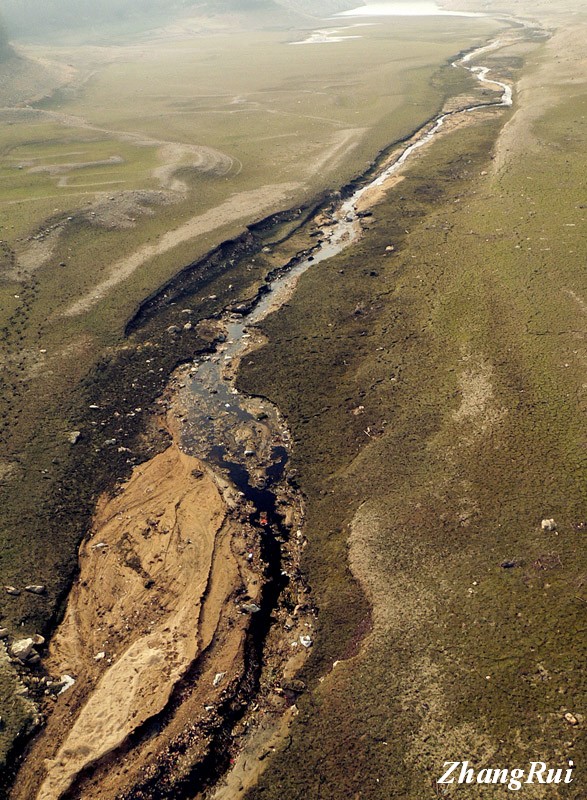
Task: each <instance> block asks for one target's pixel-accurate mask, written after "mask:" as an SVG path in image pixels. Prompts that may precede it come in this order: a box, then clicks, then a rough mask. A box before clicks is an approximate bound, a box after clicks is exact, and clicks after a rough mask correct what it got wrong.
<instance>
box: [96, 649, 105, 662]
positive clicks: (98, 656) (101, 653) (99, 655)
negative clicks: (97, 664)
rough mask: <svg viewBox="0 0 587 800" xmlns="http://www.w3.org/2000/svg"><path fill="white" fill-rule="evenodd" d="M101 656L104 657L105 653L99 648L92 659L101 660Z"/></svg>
mask: <svg viewBox="0 0 587 800" xmlns="http://www.w3.org/2000/svg"><path fill="white" fill-rule="evenodd" d="M103 658H106V653H105V652H104V651H103V650H101V651H100V652H99V653H96V655H95V656H94V661H102V659H103Z"/></svg>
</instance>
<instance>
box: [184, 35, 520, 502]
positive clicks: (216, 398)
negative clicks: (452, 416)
mask: <svg viewBox="0 0 587 800" xmlns="http://www.w3.org/2000/svg"><path fill="white" fill-rule="evenodd" d="M500 45H501V42H500V41H499V40H497V41H495V42H493V43H491V44H489V45H486V46H484V47H480V48H478V49H476V50H474V51H472V52H471V53H469V54H467V55H465V56H464V57H463V58H461V59H459V60H457V61H455V62H454V63H453V67H461V68H464V69H467V70H468V71H469V72H471V73H472V74H473V75H474V76H475V77H476V78H477V80H479V81H480V82H481V83H482V84H485V85H487V86H491V87H494V88H495V87H498V88H500V89H502V95H501V97H500V99H499V100H496V101H494V102H491V103H484V104H476V105H472V106H469V107H467V108H465V109H463V110H460V111H452V112H447V113H445V114H442V115H440V116H439V117H438V118H437V119H436V120H435V121H434V122H433V123H432V125H431V126H427V127H426V129H423V130H422V131H421V133H420V135H419V136H418V138H417V139H416V140H415V141H414V142H412V143H411V144H409V145H408V146H407V147H405V149H404V150H403V151H402V152H401V154H400V155H399V156H398V157H397V158H396V160H395V161H394V162H393V163H392V164H391V165H390V166H388V167H387V168H385V169H384V170H383V171H382V172H380V174H379V175H377V177H375V178H374V179H373V180H371V181H370V182H369V183H367V184H366V185H364V186H362V187H360V188H358V189H356V190H355V191H354V192H353V194H352V195H351V196H350V197H348V198H347V199H346V200H343V201H341V202H340V203H339V205H338V206H337V207H336V208H335V209H334V211H333V212H332V214H331V217H330V222H329V225H328V226H327V227H326V228H325V229H324V231H323V233H324V238H323V239H322V240H321V241H319V242H318V243H317V245H316V247H315V248H314V249H313V250H312V253H311V254H310V255H309V256H307V257H306V258H304V259H302V260H301V261H298V262H297V263H295V264H294V265H293V266H292V267H291V268H290V269H286V271H284V272H282V274H281V275H280V276H279V277H277V278H275V279H274V280H273V281H271V282H270V284H269V291H268V292H266V293H265V294H263V295H261V296H260V297H259V299H258V300H257V303H256V304H255V306H254V308H253V309H252V311H250V312H249V313H248V314H246V315H242V316H239V315H235V314H233V313H231V312H227V313H225V314H224V315H223V317H222V318H221V320H220V321H221V323H222V325H223V326H224V328H225V329H226V341H225V342H224V343H223V344H222V345H220V346H219V347H218V349H217V351H216V353H215V354H214V355H212V356H206V357H205V358H204V359H203V360H201V361H200V362H199V363H197V362H194V365H193V366H192V368H191V371H190V374H189V378H188V379H187V380H186V383H185V386H184V387H183V388H184V389H185V391H182V402H183V403H184V405H185V406H186V408H187V417H188V422H187V424H186V425H185V426H184V431H185V435H184V446H185V447H186V449H187V452H190V453H192V454H194V455H197V456H198V457H200V458H202V459H203V460H205V461H208V462H210V463H211V464H212V465H214V466H216V467H220V468H221V469H222V470H224V471H228V473H229V475H230V477H231V478H232V479H233V480H234V482H235V483H236V485H237V487H238V488H239V489H240V490H241V491H242V492H244V493H245V494H246V495H250V493H251V489H252V487H256V488H257V489H258V488H269V485H270V484H273V483H275V482H276V481H279V480H280V478H281V477H282V475H283V471H284V468H285V463H286V461H287V447H288V445H289V435H288V432H287V430H286V428H285V425H284V423H283V421H282V420H280V419H279V414H278V412H277V410H276V409H275V408H273V407H272V406H271V404H270V403H253V404H252V402H251V399H250V398H246V397H243V396H242V395H240V394H239V393H238V392H237V390H236V388H235V385H234V372H235V370H234V369H232V367H233V365H234V364H235V363H237V362H238V359H239V358H240V357H242V355H243V354H244V353H245V352H246V350H247V349H248V348H249V347H250V344H251V338H252V334H251V329H253V328H254V326H255V325H256V324H257V323H259V322H260V321H261V320H263V319H264V318H265V317H266V316H267V315H268V314H270V313H272V312H273V311H276V310H278V309H279V308H280V307H281V305H283V303H284V302H285V301H286V299H287V298H288V297H289V296H290V295H291V292H292V290H293V288H294V287H295V284H296V283H297V281H298V279H299V277H300V276H301V275H302V274H303V273H304V272H305V271H306V270H308V269H310V267H313V266H315V265H316V264H319V263H320V262H322V261H325V260H326V259H329V258H332V257H333V256H335V255H337V254H338V253H340V252H342V251H343V250H344V249H345V248H347V247H348V246H349V245H351V244H352V243H353V242H355V241H356V240H357V239H358V238H359V237H360V235H361V233H362V229H361V225H360V217H359V214H358V212H357V204H358V203H359V201H360V200H361V198H362V197H363V195H364V194H365V193H366V192H368V191H370V190H371V189H373V188H374V187H380V186H382V185H384V184H385V182H386V181H387V180H389V178H390V177H391V176H392V175H394V174H395V173H397V172H398V171H399V170H400V169H401V168H402V167H403V166H404V164H405V163H406V162H407V161H408V160H409V158H410V156H411V155H412V154H413V153H414V152H415V151H416V150H418V149H419V148H421V147H423V146H424V145H426V144H427V143H428V142H430V141H431V140H432V139H433V138H434V136H435V135H436V134H437V133H438V131H439V130H440V129H441V128H442V126H443V125H444V123H445V122H446V120H447V119H449V118H450V117H452V116H455V115H458V114H467V113H471V112H474V111H476V110H478V109H482V108H487V107H488V106H489V107H501V106H503V107H506V106H511V105H512V89H511V87H510V86H508V85H507V84H505V83H501V82H500V81H496V80H491V79H488V78H487V75H488V73H489V71H490V70H489V68H488V67H483V66H468V65H469V63H470V62H471V61H472V60H473V59H475V58H476V57H477V56H479V55H481V54H483V53H487V52H489V51H491V50H494V49H496V48H498V47H500ZM249 467H250V468H249ZM262 472H265V475H266V478H265V479H263V477H262V474H261V473H262ZM254 499H255V502H257V503H258V502H259V501H261V500H262V498H260V497H259V496H258V495H257V496H256V497H255V498H254ZM258 508H259V507H258ZM259 510H260V511H262V510H264V509H262V508H259Z"/></svg>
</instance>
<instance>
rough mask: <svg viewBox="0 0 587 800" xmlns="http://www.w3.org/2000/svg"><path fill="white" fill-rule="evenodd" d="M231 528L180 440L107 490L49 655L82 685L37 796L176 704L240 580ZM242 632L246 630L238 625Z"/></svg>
mask: <svg viewBox="0 0 587 800" xmlns="http://www.w3.org/2000/svg"><path fill="white" fill-rule="evenodd" d="M194 470H196V471H195V472H194ZM230 536H231V532H230V526H229V524H228V523H227V522H226V505H225V503H224V501H223V499H222V496H221V494H220V491H219V490H218V488H217V486H216V484H215V483H214V481H213V480H212V478H211V477H210V476H209V475H208V474H206V473H204V472H203V471H202V465H201V463H200V462H199V461H198V460H197V459H195V458H192V457H190V456H186V455H185V454H183V453H181V452H180V451H179V449H178V448H177V446H176V445H173V446H172V447H170V448H169V449H168V450H166V451H165V452H164V453H161V454H160V455H158V456H156V457H155V458H154V459H153V460H152V461H150V462H148V463H146V464H143V465H141V466H139V467H137V468H136V469H135V471H134V473H133V475H132V477H131V479H130V480H129V481H128V483H127V484H126V485H125V486H124V487H123V490H122V491H121V492H120V493H119V494H118V495H117V496H115V497H113V498H110V499H108V498H103V499H102V501H101V502H100V504H99V508H98V511H97V514H96V517H95V521H94V526H93V535H92V536H91V538H88V539H87V540H86V541H85V542H84V543H83V545H82V547H81V549H80V578H79V580H78V581H77V582H76V584H75V586H74V588H73V590H72V592H71V595H70V597H69V602H68V607H67V612H66V615H65V618H64V620H63V622H62V624H61V625H60V627H59V629H58V631H57V634H56V636H55V638H54V640H53V642H52V644H51V651H50V659H49V662H48V667H49V669H50V670H51V671H52V672H55V673H57V674H63V673H69V674H72V675H73V676H74V677H75V678H77V679H78V685H76V686H75V687H74V689H73V690H70V691H69V692H68V693H66V695H64V696H63V702H64V704H65V705H64V706H59V705H58V706H57V707H56V709H55V712H54V714H53V715H52V718H51V724H52V726H53V730H52V732H51V735H50V736H49V737H48V738H50V739H57V742H58V748H57V752H56V753H55V755H53V756H51V757H49V758H46V759H45V766H46V775H45V777H44V779H43V780H42V782H41V781H39V783H40V788H39V789H36V790H35V794H33V793H32V792H30V789H31V785H32V784H33V783H34V780H33V781H32V782H31V784H29V786H28V788H27V789H26V791H29V794H28V796H29V797H33V796H35V797H37V798H38V800H57V798H58V797H60V796H61V794H62V793H63V792H64V791H66V790H67V788H68V787H69V786H70V785H71V783H72V782H73V780H74V779H75V777H76V775H77V774H78V773H79V772H80V771H81V770H83V769H84V767H86V766H88V765H90V764H92V763H94V762H95V761H97V760H98V759H100V758H102V757H103V756H104V755H106V754H107V753H109V752H111V751H112V750H113V749H115V748H116V747H117V746H119V745H120V744H121V743H122V742H123V741H124V740H125V739H126V738H127V737H128V735H129V734H130V733H131V732H132V731H133V730H135V729H136V728H137V727H139V726H140V725H141V724H142V723H143V722H144V721H145V720H147V719H149V718H150V717H152V716H153V715H154V714H156V713H157V712H159V711H160V710H161V709H162V708H163V707H164V706H165V705H166V703H167V701H168V699H169V696H170V693H171V691H172V689H173V687H174V685H175V684H176V682H177V681H178V680H179V679H180V678H181V676H182V675H183V674H184V673H185V671H186V669H187V667H188V666H189V665H190V664H191V663H192V661H193V660H194V658H196V656H197V654H198V652H200V651H201V649H202V648H203V647H206V646H208V644H209V643H210V641H211V639H212V637H213V635H214V631H215V630H216V625H217V621H218V616H219V610H218V609H221V608H222V606H223V605H224V604H225V603H226V601H227V597H228V595H229V594H230V592H231V591H232V590H233V588H234V586H235V584H236V583H237V581H238V578H239V571H238V565H237V563H236V559H235V557H234V556H233V555H232V553H231V550H230V546H228V547H227V543H229V542H230ZM219 553H221V555H222V559H221V564H220V572H219V574H218V575H217V576H216V577H214V578H213V576H212V573H213V571H214V569H218V568H219V566H218V564H216V567H214V564H215V562H216V561H217V559H218V555H219ZM211 595H214V597H211ZM204 603H205V604H206V606H204ZM211 607H212V610H211ZM204 608H206V609H208V610H207V611H206V612H205V613H204ZM235 635H236V638H237V639H238V641H239V642H240V638H241V632H240V631H239V630H238V626H235ZM101 654H104V655H103V657H100V658H99V660H97V661H96V659H95V657H96V656H97V655H98V656H101ZM110 662H111V663H110ZM221 668H222V666H221V665H219V670H220V669H221ZM60 709H61V711H60ZM76 713H77V717H76V718H75V721H74V722H73V723H71V721H66V720H71V715H72V714H73V715H74V716H75V714H76ZM45 747H49V748H51V742H49V743H47V742H45ZM53 747H55V744H53ZM36 763H37V768H38V766H39V764H38V762H36ZM25 777H26V776H23V778H25ZM36 785H37V786H38V785H39V784H38V783H37V784H36Z"/></svg>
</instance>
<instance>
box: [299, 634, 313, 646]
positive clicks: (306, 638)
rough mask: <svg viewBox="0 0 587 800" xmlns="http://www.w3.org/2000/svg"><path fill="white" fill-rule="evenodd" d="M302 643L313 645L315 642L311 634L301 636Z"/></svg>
mask: <svg viewBox="0 0 587 800" xmlns="http://www.w3.org/2000/svg"><path fill="white" fill-rule="evenodd" d="M300 644H301V645H303V646H304V647H312V645H313V644H314V642H313V641H312V637H311V636H300Z"/></svg>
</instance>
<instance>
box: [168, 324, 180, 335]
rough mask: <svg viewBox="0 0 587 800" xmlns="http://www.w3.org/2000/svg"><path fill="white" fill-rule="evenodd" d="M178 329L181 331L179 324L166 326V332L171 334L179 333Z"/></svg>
mask: <svg viewBox="0 0 587 800" xmlns="http://www.w3.org/2000/svg"><path fill="white" fill-rule="evenodd" d="M180 331H181V328H180V327H179V326H177V325H170V326H169V327H168V328H167V333H171V334H175V333H179V332H180Z"/></svg>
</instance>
